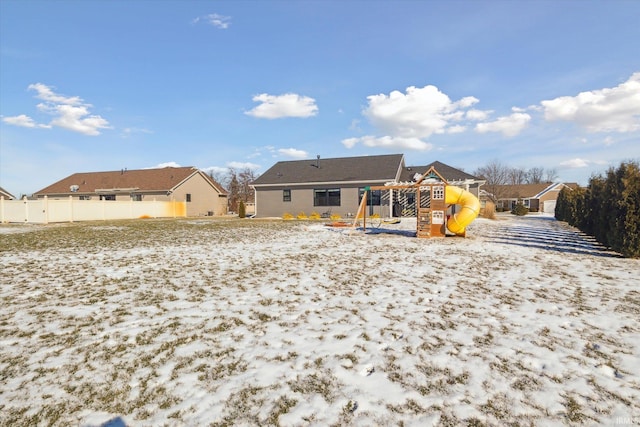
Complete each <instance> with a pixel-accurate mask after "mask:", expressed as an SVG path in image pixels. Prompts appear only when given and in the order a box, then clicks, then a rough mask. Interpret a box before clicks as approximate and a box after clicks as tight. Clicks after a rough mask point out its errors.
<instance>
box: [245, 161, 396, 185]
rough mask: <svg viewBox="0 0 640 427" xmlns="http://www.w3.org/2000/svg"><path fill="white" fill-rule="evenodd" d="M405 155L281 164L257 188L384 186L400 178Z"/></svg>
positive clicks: (267, 173) (260, 179)
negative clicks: (346, 184)
mask: <svg viewBox="0 0 640 427" xmlns="http://www.w3.org/2000/svg"><path fill="white" fill-rule="evenodd" d="M403 159H404V155H402V154H388V155H381V156H360V157H340V158H333V159H322V158H321V159H311V160H293V161H284V162H278V163H276V164H275V165H273V166H272V167H271V168H270V169H269V170H267V171H266V172H265V173H263V174H262V175H260V176H259V177H258V178H257V179H256V180H255V181H254V182H253V185H255V186H257V187H259V186H263V185H285V184H304V183H314V182H315V183H317V182H363V181H364V182H381V183H384V182H385V181H389V180H394V179H396V178H397V174H398V170H399V169H400V167H401V165H403V164H404V160H403Z"/></svg>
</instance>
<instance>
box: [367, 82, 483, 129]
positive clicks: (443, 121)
mask: <svg viewBox="0 0 640 427" xmlns="http://www.w3.org/2000/svg"><path fill="white" fill-rule="evenodd" d="M367 99H368V100H369V105H368V107H367V108H366V109H365V110H364V112H363V114H364V115H365V116H366V117H367V118H368V119H369V120H370V122H371V123H372V124H373V125H374V126H376V127H377V128H379V129H380V130H381V131H382V133H385V134H387V135H391V136H392V137H393V138H397V137H402V138H428V137H429V136H431V135H433V134H443V133H447V132H448V130H449V127H450V126H457V125H458V124H459V122H461V121H462V120H463V119H464V118H465V113H466V112H465V111H464V110H465V109H466V108H469V107H471V106H472V105H474V104H476V103H477V102H478V99H477V98H475V97H472V96H468V97H465V98H462V99H461V100H459V101H456V102H452V101H451V99H450V98H449V97H448V96H447V95H446V94H444V93H442V92H441V91H440V90H439V89H438V88H437V87H435V86H432V85H429V86H425V87H423V88H416V87H415V86H410V87H408V88H407V90H406V93H402V92H400V91H397V90H395V91H392V92H391V93H390V94H389V95H384V94H379V95H372V96H369V97H367ZM472 111H474V112H473V113H470V114H471V116H474V115H475V116H478V115H479V111H478V110H472ZM486 114H488V112H487V113H486ZM455 131H459V127H456V128H455Z"/></svg>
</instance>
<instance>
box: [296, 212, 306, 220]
mask: <svg viewBox="0 0 640 427" xmlns="http://www.w3.org/2000/svg"><path fill="white" fill-rule="evenodd" d="M297 218H298V219H309V217H308V216H307V215H306V214H305V213H304V212H300V213H298V217H297Z"/></svg>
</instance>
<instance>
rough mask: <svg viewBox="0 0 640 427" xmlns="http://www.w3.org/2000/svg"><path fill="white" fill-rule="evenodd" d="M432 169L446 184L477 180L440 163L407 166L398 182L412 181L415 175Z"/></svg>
mask: <svg viewBox="0 0 640 427" xmlns="http://www.w3.org/2000/svg"><path fill="white" fill-rule="evenodd" d="M431 168H434V169H435V170H436V171H438V174H440V175H442V177H443V178H444V179H445V180H446V181H448V182H450V183H451V182H455V181H466V180H469V179H471V180H474V181H478V180H479V179H478V178H477V177H475V176H473V175H471V174H468V173H466V172H464V171H462V170H460V169H456V168H454V167H452V166H449V165H446V164H444V163H442V162H438V161H435V162H431V163H429V164H428V165H426V166H407V167H405V168H403V169H402V175H401V176H400V181H403V182H405V181H408V182H410V181H414V180H415V179H414V177H415V175H416V174H420V175H421V174H424V173H425V172H427V171H428V170H429V169H431Z"/></svg>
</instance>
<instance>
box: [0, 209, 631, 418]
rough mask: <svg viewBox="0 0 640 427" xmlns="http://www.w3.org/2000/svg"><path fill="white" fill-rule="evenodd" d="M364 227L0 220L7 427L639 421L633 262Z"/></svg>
mask: <svg viewBox="0 0 640 427" xmlns="http://www.w3.org/2000/svg"><path fill="white" fill-rule="evenodd" d="M368 231H373V232H368V233H367V234H365V233H363V232H362V231H356V232H352V233H349V232H348V231H347V230H344V229H330V228H328V227H325V226H323V225H322V224H321V223H315V222H301V221H287V222H285V221H259V220H214V219H208V218H207V219H197V220H196V219H187V220H185V219H182V220H144V221H126V222H125V221H122V222H107V223H77V224H60V225H49V226H23V225H20V226H16V225H2V226H0V280H1V287H0V297H1V306H0V425H2V426H9V425H10V426H20V425H25V426H26V425H28V426H35V425H60V426H62V425H64V426H67V425H79V426H99V425H103V424H104V425H110V426H124V425H130V426H156V425H187V426H192V425H193V426H195V425H214V426H225V425H282V426H299V425H318V426H325V425H354V426H356V425H357V426H370V425H401V424H402V425H416V426H429V425H507V424H510V425H540V426H553V425H581V424H586V425H637V424H639V423H640V357H639V356H640V322H639V319H640V277H639V275H640V260H632V259H624V258H620V257H618V256H616V255H615V254H613V253H610V252H606V251H604V250H603V249H602V248H599V247H598V246H597V244H595V243H594V242H593V241H591V240H589V239H588V238H586V237H585V236H583V235H580V234H579V233H578V232H576V231H575V230H574V229H571V228H569V227H567V226H566V225H564V224H562V223H558V222H556V221H555V220H554V219H552V218H549V217H544V216H528V217H524V218H517V217H513V216H511V215H507V216H503V217H500V218H499V219H498V220H495V221H490V220H485V219H478V220H476V221H475V222H474V223H473V224H472V225H471V226H470V227H469V228H468V233H467V238H465V239H463V238H454V237H450V238H444V239H416V238H415V237H410V236H411V235H412V234H413V233H412V232H414V231H415V220H414V221H411V220H410V219H403V222H402V224H400V225H389V226H387V229H384V230H383V229H380V230H368ZM381 231H382V232H381Z"/></svg>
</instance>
